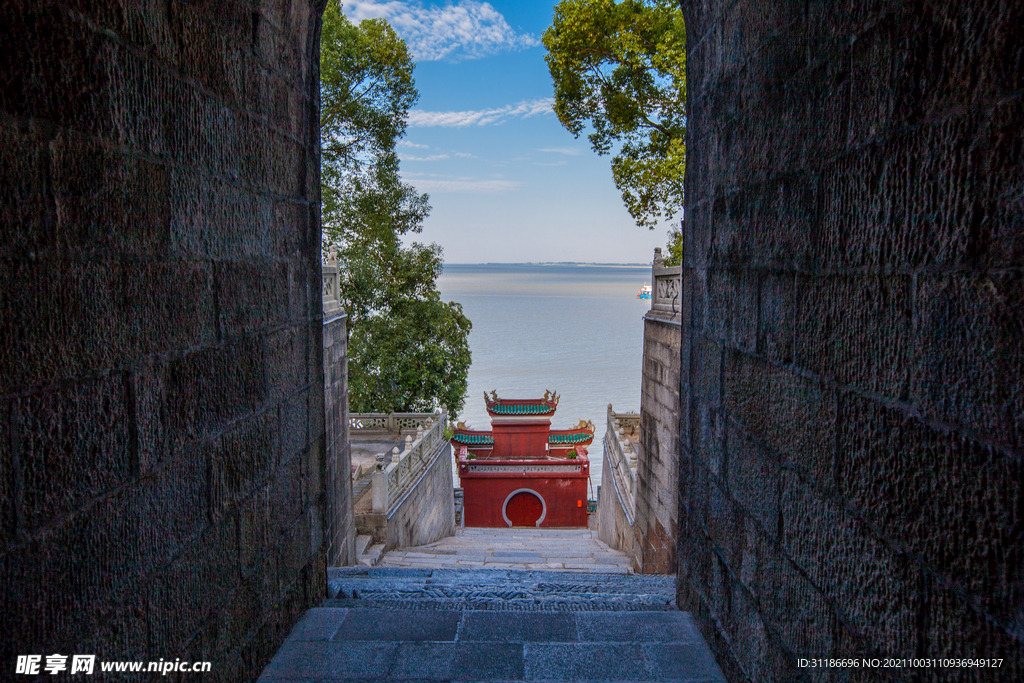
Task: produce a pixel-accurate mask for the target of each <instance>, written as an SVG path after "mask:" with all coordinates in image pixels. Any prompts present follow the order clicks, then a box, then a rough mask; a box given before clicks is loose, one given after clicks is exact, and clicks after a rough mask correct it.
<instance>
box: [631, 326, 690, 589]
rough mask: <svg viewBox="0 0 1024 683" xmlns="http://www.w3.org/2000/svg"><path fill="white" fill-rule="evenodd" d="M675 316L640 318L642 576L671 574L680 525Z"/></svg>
mask: <svg viewBox="0 0 1024 683" xmlns="http://www.w3.org/2000/svg"><path fill="white" fill-rule="evenodd" d="M679 345H680V323H679V316H678V315H676V316H672V315H666V314H663V313H659V312H657V311H651V312H649V313H648V314H647V315H645V316H644V367H643V377H642V379H641V385H640V391H641V395H640V445H641V449H642V451H643V457H641V458H639V459H638V461H637V491H636V519H635V520H634V522H633V525H634V531H635V534H636V544H635V549H636V550H635V557H636V558H637V566H638V568H639V570H640V571H641V572H642V573H644V574H674V573H675V571H676V543H677V533H678V526H679V517H678V511H679V495H678V491H679V443H678V434H679V431H678V416H679Z"/></svg>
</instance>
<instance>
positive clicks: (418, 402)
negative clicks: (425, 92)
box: [320, 0, 471, 415]
mask: <svg viewBox="0 0 1024 683" xmlns="http://www.w3.org/2000/svg"><path fill="white" fill-rule="evenodd" d="M414 67H415V65H414V64H413V62H412V58H411V57H410V55H409V52H408V50H407V49H406V46H405V43H404V41H402V39H401V38H399V37H398V35H397V34H396V33H395V32H394V30H392V28H391V27H390V26H388V24H387V22H385V21H383V20H381V19H371V20H365V21H362V22H360V23H359V24H358V25H355V24H352V23H351V22H350V21H349V20H348V19H347V18H346V17H345V15H344V14H343V13H342V11H341V6H340V4H338V3H337V2H334V1H333V0H332V1H331V2H329V3H328V6H327V8H326V10H325V11H324V18H323V29H322V33H321V44H320V72H321V76H320V78H321V81H320V99H321V114H320V119H321V120H320V135H321V196H322V207H323V209H322V212H323V216H322V224H323V241H324V249H325V252H326V250H328V249H330V248H332V247H333V248H336V249H337V250H338V255H339V265H340V266H341V269H340V270H341V287H340V295H341V303H342V306H343V307H344V308H345V310H346V312H347V313H348V316H349V320H348V331H349V340H348V341H349V346H348V352H349V365H348V367H349V405H350V408H351V410H352V411H353V412H409V411H430V410H433V409H434V408H436V407H438V406H440V405H444V406H447V407H448V408H449V410H450V411H452V414H453V415H455V414H457V413H458V411H460V410H461V409H462V404H463V397H464V395H465V393H466V381H467V375H468V372H469V365H470V353H469V344H468V336H469V330H470V327H471V324H470V322H469V320H468V319H467V318H466V316H465V315H463V313H462V307H461V306H460V305H459V304H457V303H454V302H447V303H446V302H444V301H441V297H440V294H439V293H438V291H437V287H436V280H437V277H438V275H440V273H441V268H442V263H443V262H442V258H441V248H440V247H439V246H438V245H436V244H431V245H423V244H420V243H417V242H413V243H411V244H410V245H409V246H403V243H402V238H403V236H406V235H408V234H409V233H419V232H420V231H421V230H422V224H423V221H424V219H425V218H426V217H427V215H428V214H429V213H430V204H429V202H428V197H427V195H425V194H420V193H418V192H417V191H416V189H415V188H414V187H412V186H411V185H408V184H406V183H403V182H402V181H401V177H400V175H399V160H398V155H397V154H396V153H395V143H396V142H397V141H398V140H399V139H400V138H401V137H402V136H403V135H404V134H405V126H406V120H407V117H408V112H409V108H410V107H412V105H413V104H415V102H416V100H417V98H418V96H419V94H418V93H417V91H416V84H415V80H414V79H413V69H414Z"/></svg>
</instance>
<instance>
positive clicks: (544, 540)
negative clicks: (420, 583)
mask: <svg viewBox="0 0 1024 683" xmlns="http://www.w3.org/2000/svg"><path fill="white" fill-rule="evenodd" d="M378 564H379V566H381V567H420V568H426V567H436V568H450V569H460V568H463V569H523V570H529V569H556V570H568V571H575V572H589V573H614V574H629V573H632V569H631V567H632V562H631V561H630V560H629V558H628V557H627V556H626V554H625V553H622V552H619V551H618V550H614V549H612V548H610V547H608V546H607V545H605V544H604V543H602V542H601V541H599V540H598V538H597V532H596V531H591V530H589V529H526V528H519V527H517V528H515V529H460V530H458V531H457V532H456V535H455V536H451V537H448V538H444V539H442V540H440V541H438V542H436V543H431V544H430V545H425V546H418V547H414V548H401V549H399V550H391V551H388V553H387V554H386V555H385V556H384V557H383V559H381V561H380V562H379V563H378Z"/></svg>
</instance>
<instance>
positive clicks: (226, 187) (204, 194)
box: [170, 168, 274, 259]
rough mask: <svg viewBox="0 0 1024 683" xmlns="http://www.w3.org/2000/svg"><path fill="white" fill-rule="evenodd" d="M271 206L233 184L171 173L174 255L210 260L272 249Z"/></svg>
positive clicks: (260, 253)
mask: <svg viewBox="0 0 1024 683" xmlns="http://www.w3.org/2000/svg"><path fill="white" fill-rule="evenodd" d="M271 207H272V204H271V201H270V199H268V198H267V197H265V196H263V195H261V194H259V193H257V192H254V191H253V190H251V189H249V188H244V187H239V186H238V185H237V184H236V183H232V182H229V181H227V180H223V179H220V178H211V177H209V176H208V175H207V174H204V173H201V172H197V171H195V170H192V169H181V168H176V169H174V171H173V173H172V176H171V190H170V238H171V244H172V246H173V248H174V250H175V251H176V252H178V253H181V254H183V255H187V256H193V257H199V258H215V259H239V258H246V259H249V258H257V259H258V258H259V257H260V256H263V255H267V253H268V251H270V250H271V244H272V240H273V239H274V238H273V237H272V236H271V233H272V228H273V225H272V216H273V214H272V208H271Z"/></svg>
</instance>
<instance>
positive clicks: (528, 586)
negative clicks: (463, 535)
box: [326, 567, 676, 612]
mask: <svg viewBox="0 0 1024 683" xmlns="http://www.w3.org/2000/svg"><path fill="white" fill-rule="evenodd" d="M327 585H328V590H327V594H328V597H329V599H328V601H327V603H326V604H327V605H329V606H333V607H370V606H372V607H380V608H387V609H414V610H438V609H474V610H481V611H560V612H580V611H670V610H675V609H676V604H675V577H673V576H651V575H630V574H591V573H587V574H584V573H578V572H571V571H551V570H545V571H522V570H515V569H492V570H488V571H479V570H471V569H436V568H429V569H411V568H398V567H376V568H368V567H343V568H338V569H329V570H328V584H327Z"/></svg>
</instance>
